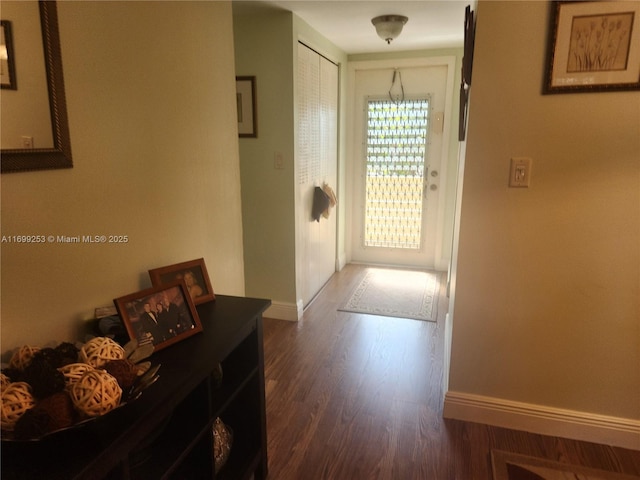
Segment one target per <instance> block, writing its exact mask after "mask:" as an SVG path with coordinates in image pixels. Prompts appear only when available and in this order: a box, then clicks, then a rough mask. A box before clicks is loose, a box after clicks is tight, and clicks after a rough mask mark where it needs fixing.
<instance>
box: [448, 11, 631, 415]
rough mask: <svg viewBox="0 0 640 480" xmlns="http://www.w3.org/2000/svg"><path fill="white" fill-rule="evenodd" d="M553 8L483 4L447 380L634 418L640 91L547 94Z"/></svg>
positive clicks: (471, 389) (453, 386)
mask: <svg viewBox="0 0 640 480" xmlns="http://www.w3.org/2000/svg"><path fill="white" fill-rule="evenodd" d="M548 14H549V11H548V3H547V2H538V1H530V2H503V1H498V2H484V1H482V2H480V4H479V7H478V16H477V18H478V30H477V36H476V55H475V63H474V73H473V85H472V88H471V92H472V93H471V95H472V99H471V107H470V119H469V129H468V142H467V152H466V167H465V173H464V192H463V196H462V212H461V225H460V244H459V256H458V268H457V273H456V278H455V304H454V309H453V311H452V312H451V313H452V315H453V341H452V356H451V372H450V378H449V389H450V391H454V392H464V393H469V394H477V395H481V396H487V397H494V398H498V399H507V400H513V401H520V402H527V403H531V404H539V405H545V406H550V407H558V408H564V409H570V410H576V411H581V412H592V413H597V414H603V415H610V416H615V417H621V418H628V419H636V420H637V419H640V369H639V368H638V366H639V365H640V311H639V308H640V299H639V293H640V283H639V282H640V161H639V152H640V94H639V93H638V92H615V93H614V92H607V93H585V94H563V95H541V94H540V91H541V84H542V80H543V72H544V67H545V48H546V41H547V21H548V20H547V19H548ZM513 156H525V157H531V158H532V159H533V169H532V177H531V186H530V188H528V189H510V188H508V187H507V179H508V172H509V159H510V158H511V157H513Z"/></svg>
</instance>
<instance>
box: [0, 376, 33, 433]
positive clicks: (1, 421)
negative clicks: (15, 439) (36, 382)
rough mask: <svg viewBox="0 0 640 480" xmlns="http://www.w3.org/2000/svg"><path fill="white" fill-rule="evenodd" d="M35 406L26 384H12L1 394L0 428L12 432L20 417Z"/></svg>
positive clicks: (29, 388)
mask: <svg viewBox="0 0 640 480" xmlns="http://www.w3.org/2000/svg"><path fill="white" fill-rule="evenodd" d="M35 404H36V402H35V400H34V398H33V395H32V394H31V387H30V386H29V384H28V383H26V382H14V383H12V384H11V385H9V386H8V387H7V388H6V389H5V390H3V392H2V411H1V412H0V426H1V427H2V429H3V430H7V431H12V430H13V428H14V427H15V425H16V422H17V421H18V420H19V419H20V417H21V416H22V415H23V414H24V412H26V411H27V410H29V409H30V408H33V407H34V405H35Z"/></svg>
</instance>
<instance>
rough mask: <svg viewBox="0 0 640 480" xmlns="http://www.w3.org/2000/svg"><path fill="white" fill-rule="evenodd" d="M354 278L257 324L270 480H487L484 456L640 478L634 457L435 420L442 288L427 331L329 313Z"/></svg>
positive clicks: (351, 271)
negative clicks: (287, 315) (298, 317)
mask: <svg viewBox="0 0 640 480" xmlns="http://www.w3.org/2000/svg"><path fill="white" fill-rule="evenodd" d="M365 269H366V267H362V266H356V265H348V266H347V267H346V268H345V269H344V270H343V271H342V272H340V273H338V274H336V275H335V276H334V277H333V278H332V279H331V280H330V281H329V283H328V284H327V285H326V287H325V288H324V290H323V291H322V292H321V294H320V295H319V296H318V297H317V298H316V299H315V300H314V301H313V302H312V303H311V305H310V306H309V307H308V308H307V310H306V311H305V314H304V318H303V319H302V321H300V322H297V323H295V322H286V321H282V320H272V319H265V376H266V391H267V429H268V452H269V478H270V479H273V480H298V479H300V480H316V479H331V480H361V479H380V480H384V479H390V480H391V479H393V480H413V479H415V480H423V479H427V480H454V479H455V480H476V479H479V480H490V479H491V478H492V471H491V456H490V453H491V450H492V449H500V450H507V451H510V452H515V453H521V454H526V455H532V456H537V457H543V458H547V459H551V460H554V461H561V462H566V463H572V464H580V465H583V466H587V467H591V468H598V469H604V470H609V471H612V472H622V473H627V474H635V475H640V452H637V451H631V450H625V449H620V448H612V447H607V446H602V445H596V444H591V443H586V442H578V441H572V440H564V439H560V438H556V437H547V436H541V435H534V434H528V433H524V432H519V431H513V430H507V429H502V428H495V427H489V426H485V425H481V424H475V423H468V422H461V421H453V420H445V419H443V418H442V408H443V395H442V386H441V385H442V375H443V343H444V340H443V328H444V318H445V314H446V311H447V299H446V296H445V295H444V286H443V285H442V283H443V282H441V290H440V292H441V294H440V297H439V301H438V318H437V322H422V321H417V320H409V319H400V318H390V317H378V316H372V315H363V314H353V313H345V312H339V311H337V308H338V306H339V305H340V303H341V302H342V301H343V300H345V299H346V298H347V296H348V295H349V293H350V292H351V290H352V289H353V288H355V286H356V285H357V284H358V283H359V281H360V280H361V278H362V276H363V275H364V273H365Z"/></svg>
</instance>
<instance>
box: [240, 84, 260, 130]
mask: <svg viewBox="0 0 640 480" xmlns="http://www.w3.org/2000/svg"><path fill="white" fill-rule="evenodd" d="M236 106H237V108H238V136H240V137H252V138H256V137H257V136H258V120H257V119H258V117H257V115H256V77H236Z"/></svg>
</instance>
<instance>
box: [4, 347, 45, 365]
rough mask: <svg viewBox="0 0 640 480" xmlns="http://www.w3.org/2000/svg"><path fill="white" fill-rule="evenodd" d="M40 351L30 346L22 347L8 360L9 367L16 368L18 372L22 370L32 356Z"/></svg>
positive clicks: (38, 348)
mask: <svg viewBox="0 0 640 480" xmlns="http://www.w3.org/2000/svg"><path fill="white" fill-rule="evenodd" d="M39 351H40V347H32V346H30V345H23V346H22V347H20V348H19V349H18V350H16V351H15V352H14V353H13V355H12V356H11V360H9V366H10V367H12V368H17V369H18V370H24V369H25V367H26V366H27V365H29V363H31V359H32V358H33V356H34V355H35V354H36V353H38V352H39Z"/></svg>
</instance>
